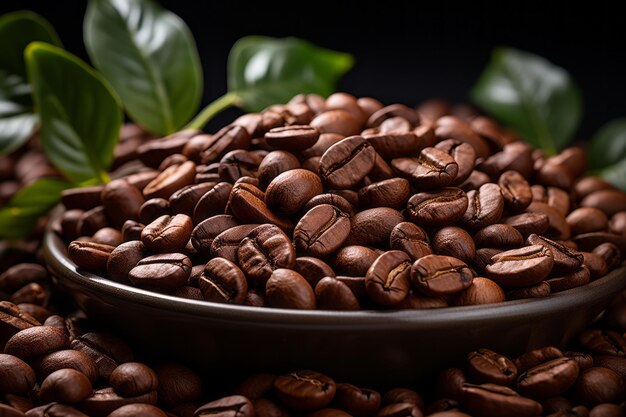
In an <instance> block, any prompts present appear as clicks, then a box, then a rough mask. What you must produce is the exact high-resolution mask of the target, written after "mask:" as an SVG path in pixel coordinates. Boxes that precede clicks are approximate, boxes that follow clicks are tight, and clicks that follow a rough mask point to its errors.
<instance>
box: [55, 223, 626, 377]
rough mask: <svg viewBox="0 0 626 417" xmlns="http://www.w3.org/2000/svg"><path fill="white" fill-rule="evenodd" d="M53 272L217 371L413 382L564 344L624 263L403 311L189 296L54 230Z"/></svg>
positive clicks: (123, 327)
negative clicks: (98, 264) (79, 251)
mask: <svg viewBox="0 0 626 417" xmlns="http://www.w3.org/2000/svg"><path fill="white" fill-rule="evenodd" d="M44 256H45V259H46V262H47V264H48V268H49V269H50V271H51V273H52V275H53V278H54V279H55V281H56V282H57V283H58V284H60V285H61V286H62V287H64V288H65V289H67V290H69V292H70V293H71V295H72V296H73V298H74V300H75V302H76V303H77V304H78V306H79V307H80V308H82V309H83V310H84V311H85V312H87V314H88V315H89V317H90V319H91V320H94V321H96V322H97V323H102V324H106V326H107V328H112V329H115V330H116V331H117V332H119V334H121V335H122V336H123V337H125V338H126V339H127V340H128V341H129V343H130V344H131V346H133V347H134V348H135V349H138V350H139V351H140V352H144V353H147V354H150V353H158V354H160V355H169V357H172V358H173V359H176V360H181V361H184V362H186V363H188V364H190V365H192V366H194V367H196V368H197V369H199V370H203V371H206V370H210V372H211V373H212V375H218V374H223V375H226V374H228V375H233V374H238V373H241V374H244V373H245V374H249V373H250V372H256V371H268V370H271V371H272V372H281V371H290V370H294V369H303V368H308V369H315V370H319V371H321V372H325V373H328V374H329V375H332V376H333V377H335V378H337V379H339V380H350V381H354V382H358V383H369V384H384V383H389V382H391V381H393V383H394V384H395V385H396V386H397V385H398V384H400V383H411V382H414V381H416V380H417V379H418V378H422V377H425V376H429V375H432V374H433V372H434V371H436V370H441V369H442V368H443V367H445V366H450V364H451V363H454V361H456V360H463V359H464V357H465V355H466V354H467V353H468V352H470V351H472V350H475V349H477V348H480V347H488V348H491V349H493V350H495V351H497V352H500V353H503V354H506V355H509V356H515V355H518V354H521V353H522V352H524V351H525V350H527V349H532V348H537V347H541V346H545V345H556V346H564V345H565V344H566V343H567V342H568V341H569V340H570V339H571V338H572V337H574V336H575V335H576V334H577V333H579V332H580V331H581V330H582V329H584V328H585V327H586V326H587V325H589V324H590V323H591V322H592V321H593V320H594V319H595V318H596V317H597V316H598V315H599V314H600V313H601V312H602V311H603V309H604V308H605V307H606V306H607V305H608V303H610V301H611V300H612V299H613V298H614V297H615V296H616V295H617V294H618V293H619V292H620V291H621V290H623V289H624V288H626V266H622V267H620V268H619V269H616V270H614V271H612V272H611V273H609V274H608V275H606V276H604V277H602V278H600V279H598V280H596V281H594V282H592V283H590V284H588V285H585V286H583V287H578V288H574V289H571V290H568V291H563V292H561V293H557V294H553V295H550V296H549V297H546V298H542V299H532V300H518V301H507V302H504V303H500V304H492V305H485V306H466V307H448V308H444V309H437V310H400V311H356V312H334V311H299V310H285V309H275V308H260V307H248V306H239V305H227V304H218V303H211V302H207V301H196V300H188V299H183V298H178V297H172V296H169V295H164V294H159V293H155V292H151V291H146V290H142V289H139V288H135V287H131V286H128V285H124V284H120V283H117V282H114V281H111V280H109V279H107V278H103V277H100V276H97V275H94V274H91V273H89V272H86V271H83V270H80V269H78V268H77V267H76V265H75V264H74V263H73V262H72V261H71V260H70V259H69V258H68V257H67V252H66V245H65V243H64V242H63V241H62V240H61V239H60V238H59V237H58V236H57V235H56V234H55V233H54V232H53V231H52V229H49V230H48V232H47V234H46V236H45V239H44Z"/></svg>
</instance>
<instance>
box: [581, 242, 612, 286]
mask: <svg viewBox="0 0 626 417" xmlns="http://www.w3.org/2000/svg"><path fill="white" fill-rule="evenodd" d="M607 243H608V242H607ZM581 254H582V257H583V265H584V266H585V267H587V269H588V270H589V275H590V279H591V280H595V279H597V278H600V277H601V276H603V275H606V273H607V272H609V267H608V265H607V264H606V261H605V260H604V258H603V257H602V256H600V255H598V254H595V253H593V252H581Z"/></svg>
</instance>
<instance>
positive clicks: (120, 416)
mask: <svg viewBox="0 0 626 417" xmlns="http://www.w3.org/2000/svg"><path fill="white" fill-rule="evenodd" d="M134 416H142V417H167V414H165V412H164V411H162V410H161V409H160V408H158V407H155V406H154V405H152V404H139V403H136V404H126V405H123V406H121V407H120V408H118V409H117V410H115V411H113V412H112V413H111V414H109V415H108V416H107V417H134Z"/></svg>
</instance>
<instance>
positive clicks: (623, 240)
mask: <svg viewBox="0 0 626 417" xmlns="http://www.w3.org/2000/svg"><path fill="white" fill-rule="evenodd" d="M572 240H573V241H574V242H575V243H576V244H577V245H578V247H579V249H580V250H584V251H592V250H594V249H595V248H596V247H598V246H599V245H601V244H603V243H606V242H609V243H613V244H614V245H615V246H617V247H618V248H619V250H620V251H622V252H626V235H621V236H620V235H616V234H614V233H608V232H591V233H583V234H582V235H577V236H574V237H572Z"/></svg>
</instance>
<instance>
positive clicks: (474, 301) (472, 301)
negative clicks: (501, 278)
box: [453, 277, 506, 306]
mask: <svg viewBox="0 0 626 417" xmlns="http://www.w3.org/2000/svg"><path fill="white" fill-rule="evenodd" d="M505 299H506V296H505V294H504V291H503V290H502V288H500V286H499V285H498V284H496V283H495V282H493V281H492V280H490V279H488V278H482V277H476V278H474V280H473V281H472V285H470V286H469V287H467V288H466V289H465V290H463V291H461V292H460V293H459V294H458V295H457V296H456V297H455V298H454V301H453V304H454V305H456V306H471V305H480V304H494V303H501V302H503V301H505Z"/></svg>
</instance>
